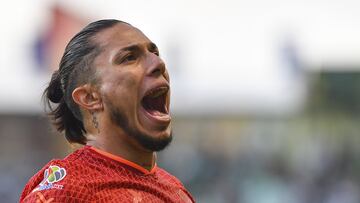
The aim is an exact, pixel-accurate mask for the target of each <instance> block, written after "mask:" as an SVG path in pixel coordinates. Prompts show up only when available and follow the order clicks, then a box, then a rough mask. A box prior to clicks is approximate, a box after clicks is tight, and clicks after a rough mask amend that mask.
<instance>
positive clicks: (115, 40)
mask: <svg viewBox="0 0 360 203" xmlns="http://www.w3.org/2000/svg"><path fill="white" fill-rule="evenodd" d="M95 42H96V43H98V44H99V45H100V47H102V48H105V49H107V48H110V49H111V48H121V47H126V46H129V45H132V44H139V45H140V44H147V43H150V42H151V41H150V40H149V38H147V37H146V36H145V35H144V34H143V33H142V32H141V31H140V30H139V29H137V28H135V27H133V26H131V25H128V24H125V23H118V24H116V25H114V26H113V27H111V28H108V29H106V30H103V31H101V32H99V33H98V34H97V35H96V36H95Z"/></svg>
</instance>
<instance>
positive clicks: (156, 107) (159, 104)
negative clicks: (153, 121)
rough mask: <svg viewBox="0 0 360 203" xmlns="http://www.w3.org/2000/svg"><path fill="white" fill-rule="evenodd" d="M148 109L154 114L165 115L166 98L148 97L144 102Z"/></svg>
mask: <svg viewBox="0 0 360 203" xmlns="http://www.w3.org/2000/svg"><path fill="white" fill-rule="evenodd" d="M143 105H144V107H145V109H146V111H148V112H149V113H150V114H152V115H156V116H163V115H166V114H167V113H166V109H165V107H164V106H165V104H164V98H162V97H161V96H160V97H157V98H146V99H145V100H144V103H143Z"/></svg>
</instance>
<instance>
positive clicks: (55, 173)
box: [32, 165, 66, 192]
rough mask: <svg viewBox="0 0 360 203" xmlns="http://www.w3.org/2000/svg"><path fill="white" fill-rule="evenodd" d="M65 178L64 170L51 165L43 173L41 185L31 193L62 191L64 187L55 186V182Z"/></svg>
mask: <svg viewBox="0 0 360 203" xmlns="http://www.w3.org/2000/svg"><path fill="white" fill-rule="evenodd" d="M65 176H66V170H65V168H61V167H59V166H56V165H53V166H49V168H47V169H46V170H45V171H44V179H43V180H42V181H41V183H40V184H39V185H38V186H37V187H36V188H35V189H34V190H33V191H32V192H35V191H41V190H48V189H53V188H54V189H62V188H63V187H64V186H63V185H60V184H56V182H59V181H61V180H62V179H64V178H65Z"/></svg>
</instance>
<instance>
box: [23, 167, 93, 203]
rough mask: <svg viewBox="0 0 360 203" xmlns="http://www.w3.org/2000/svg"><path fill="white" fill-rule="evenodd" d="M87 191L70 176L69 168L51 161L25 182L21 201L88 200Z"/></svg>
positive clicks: (48, 202)
mask: <svg viewBox="0 0 360 203" xmlns="http://www.w3.org/2000/svg"><path fill="white" fill-rule="evenodd" d="M89 194H90V193H89V191H88V189H87V188H86V187H85V186H84V185H83V184H80V183H78V182H77V179H76V178H74V177H72V174H71V169H70V168H69V167H67V166H64V164H62V163H60V162H57V161H51V162H50V163H48V164H47V165H46V166H45V167H44V168H42V169H41V170H40V171H39V172H38V173H36V174H35V175H34V176H33V177H32V178H31V179H30V181H29V182H28V183H27V184H26V186H25V188H24V190H23V192H22V194H21V197H20V202H21V203H28V202H29V203H30V202H36V203H37V202H41V203H45V202H46V203H50V202H88V198H89V196H90V195H89Z"/></svg>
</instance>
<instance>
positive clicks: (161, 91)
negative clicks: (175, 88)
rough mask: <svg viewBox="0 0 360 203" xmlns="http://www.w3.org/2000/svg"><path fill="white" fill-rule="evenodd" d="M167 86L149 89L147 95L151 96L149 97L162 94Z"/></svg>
mask: <svg viewBox="0 0 360 203" xmlns="http://www.w3.org/2000/svg"><path fill="white" fill-rule="evenodd" d="M167 89H168V88H166V87H159V88H156V89H154V90H151V91H150V92H149V93H148V95H147V96H149V97H151V98H156V97H158V96H160V95H162V94H164V93H165V92H166V91H167Z"/></svg>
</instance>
